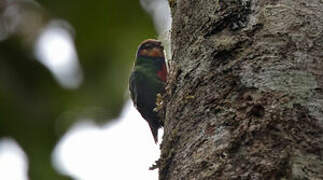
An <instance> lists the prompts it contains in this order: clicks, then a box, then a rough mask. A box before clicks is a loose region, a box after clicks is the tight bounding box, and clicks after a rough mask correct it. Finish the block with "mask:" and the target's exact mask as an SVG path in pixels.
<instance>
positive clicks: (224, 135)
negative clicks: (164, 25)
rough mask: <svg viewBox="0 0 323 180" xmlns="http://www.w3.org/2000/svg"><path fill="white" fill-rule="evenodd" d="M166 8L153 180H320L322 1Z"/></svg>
mask: <svg viewBox="0 0 323 180" xmlns="http://www.w3.org/2000/svg"><path fill="white" fill-rule="evenodd" d="M169 3H170V6H171V12H172V21H173V22H172V32H171V48H172V50H171V51H172V60H171V61H170V72H169V76H168V84H167V93H166V95H165V97H164V104H165V111H166V116H165V127H164V137H163V142H162V145H161V158H160V160H159V162H158V166H159V175H160V179H162V180H165V179H167V180H168V179H175V180H178V179H196V180H201V179H323V160H322V156H323V151H322V149H323V108H322V107H323V32H322V29H323V18H322V17H323V1H322V0H297V1H295V0H284V1H283V0H204V1H196V0H169Z"/></svg>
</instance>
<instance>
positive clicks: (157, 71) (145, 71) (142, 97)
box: [129, 39, 167, 144]
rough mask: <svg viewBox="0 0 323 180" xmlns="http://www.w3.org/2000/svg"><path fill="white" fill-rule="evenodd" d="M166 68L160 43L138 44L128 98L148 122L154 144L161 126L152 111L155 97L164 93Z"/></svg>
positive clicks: (154, 41) (146, 42) (157, 117)
mask: <svg viewBox="0 0 323 180" xmlns="http://www.w3.org/2000/svg"><path fill="white" fill-rule="evenodd" d="M166 81H167V67H166V61H165V55H164V47H163V46H162V44H161V42H160V41H158V40H154V39H147V40H144V41H143V42H142V43H140V45H139V47H138V51H137V55H136V60H135V63H134V67H133V70H132V72H131V74H130V77H129V91H130V97H131V99H132V101H133V104H134V106H135V107H136V109H137V110H138V111H139V113H140V114H141V116H142V117H143V118H144V119H145V120H146V121H147V122H148V125H149V127H150V130H151V132H152V135H153V138H154V141H155V143H156V144H157V142H158V129H159V128H161V127H162V126H163V122H162V121H161V117H159V116H158V113H157V112H156V111H155V110H154V109H155V108H156V106H157V105H156V97H157V95H158V94H159V95H160V94H163V93H164V92H165V84H166Z"/></svg>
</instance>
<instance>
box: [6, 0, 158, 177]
mask: <svg viewBox="0 0 323 180" xmlns="http://www.w3.org/2000/svg"><path fill="white" fill-rule="evenodd" d="M1 1H2V2H3V0H1ZM4 1H6V0H4ZM7 1H10V0H7ZM11 2H16V3H25V5H22V7H23V8H26V9H28V8H31V7H32V8H31V9H32V10H31V11H33V10H34V9H33V8H35V7H34V6H37V5H36V4H33V3H32V4H30V2H32V1H26V0H20V1H18V0H15V1H11ZM38 4H39V5H40V6H41V8H38V7H36V8H35V11H38V13H39V14H38V15H37V16H42V23H44V24H46V23H47V22H48V21H49V20H51V19H56V18H58V19H63V20H66V21H67V22H68V23H70V25H71V26H72V27H73V29H74V30H75V46H76V49H77V53H78V57H79V61H80V64H81V67H82V71H83V75H84V80H83V83H82V84H81V86H80V87H79V88H78V89H75V90H69V89H64V88H62V87H61V86H60V85H59V84H58V83H57V82H56V81H55V79H54V78H53V75H52V74H51V73H50V72H49V70H47V69H46V68H45V67H44V66H43V65H42V64H40V63H39V62H38V61H37V60H36V59H35V56H34V55H33V46H32V45H33V44H32V43H30V42H28V38H27V37H26V36H23V35H21V34H19V33H13V34H11V35H10V36H9V37H7V38H6V39H3V40H0V137H7V136H10V137H13V138H14V139H15V140H17V142H18V143H19V144H20V145H21V146H22V148H23V149H24V151H25V152H26V153H27V155H28V160H29V178H30V179H32V180H45V179H46V180H51V179H53V180H54V179H55V180H60V179H68V178H67V177H64V176H62V175H58V174H57V173H56V172H55V171H54V169H53V168H52V165H51V152H52V150H53V148H54V147H55V144H56V143H57V141H58V140H59V139H60V137H61V136H62V135H63V134H64V133H65V132H66V131H67V130H68V128H69V127H70V126H71V125H73V123H75V121H79V120H80V119H93V120H95V121H96V122H100V123H106V122H108V121H109V120H111V119H112V118H115V117H117V116H118V114H119V112H120V110H121V108H122V106H123V104H124V102H125V100H126V99H127V97H128V94H127V86H128V75H129V72H130V69H131V67H132V64H133V60H134V57H135V53H136V48H137V45H138V44H139V43H140V42H141V41H142V40H143V39H147V38H155V37H156V36H157V35H156V34H155V31H154V29H153V24H152V21H151V18H150V16H149V15H148V14H147V13H146V12H144V10H143V9H142V8H141V7H140V3H139V0H137V1H118V0H96V1H89V0H38ZM5 8H6V5H4V4H3V3H1V4H0V16H1V13H2V12H3V11H4V10H5ZM16 13H21V12H19V11H18V12H16ZM0 21H1V19H0ZM27 23H28V22H27ZM0 26H1V24H0ZM38 30H39V29H35V32H37V31H38ZM27 33H28V32H27ZM27 35H28V34H27ZM26 39H27V40H26ZM58 53H59V52H58Z"/></svg>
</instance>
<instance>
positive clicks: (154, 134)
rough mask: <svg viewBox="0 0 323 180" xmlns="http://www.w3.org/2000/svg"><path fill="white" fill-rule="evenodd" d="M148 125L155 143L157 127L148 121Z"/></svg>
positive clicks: (156, 140)
mask: <svg viewBox="0 0 323 180" xmlns="http://www.w3.org/2000/svg"><path fill="white" fill-rule="evenodd" d="M149 127H150V130H151V133H152V134H153V137H154V141H155V143H156V144H157V142H158V128H159V127H158V126H156V125H154V124H150V123H149Z"/></svg>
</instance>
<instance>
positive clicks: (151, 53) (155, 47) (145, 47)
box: [137, 39, 164, 58]
mask: <svg viewBox="0 0 323 180" xmlns="http://www.w3.org/2000/svg"><path fill="white" fill-rule="evenodd" d="M137 57H151V58H164V47H163V46H162V44H161V42H160V41H158V40H154V39H147V40H145V41H143V42H142V43H140V45H139V47H138V52H137Z"/></svg>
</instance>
